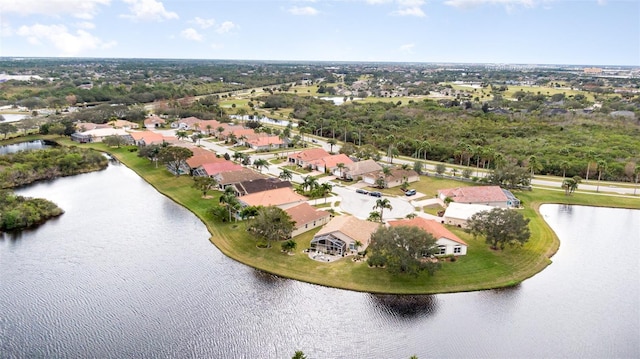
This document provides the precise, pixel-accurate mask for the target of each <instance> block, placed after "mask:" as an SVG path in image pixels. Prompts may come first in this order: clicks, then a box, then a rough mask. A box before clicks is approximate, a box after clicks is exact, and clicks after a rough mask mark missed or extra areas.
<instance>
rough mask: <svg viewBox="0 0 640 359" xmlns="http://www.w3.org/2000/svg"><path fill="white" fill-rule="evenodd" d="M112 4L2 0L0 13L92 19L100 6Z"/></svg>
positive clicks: (73, 0) (75, 0)
mask: <svg viewBox="0 0 640 359" xmlns="http://www.w3.org/2000/svg"><path fill="white" fill-rule="evenodd" d="M110 3H111V0H0V13H5V14H9V13H16V14H20V15H32V14H43V15H50V16H58V15H71V16H73V17H77V18H80V19H92V18H93V17H94V15H95V14H96V13H97V12H98V9H99V7H100V6H107V5H109V4H110Z"/></svg>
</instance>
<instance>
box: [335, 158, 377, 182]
mask: <svg viewBox="0 0 640 359" xmlns="http://www.w3.org/2000/svg"><path fill="white" fill-rule="evenodd" d="M381 170H382V166H380V165H379V164H378V163H377V162H376V161H374V160H364V161H358V162H353V163H349V164H346V165H345V166H344V168H343V169H342V178H344V179H347V180H354V181H357V180H360V179H361V178H362V176H364V175H367V174H369V173H373V172H377V171H381ZM334 173H335V171H334Z"/></svg>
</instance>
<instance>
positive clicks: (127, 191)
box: [0, 166, 640, 359]
mask: <svg viewBox="0 0 640 359" xmlns="http://www.w3.org/2000/svg"><path fill="white" fill-rule="evenodd" d="M18 192H19V193H20V194H22V195H28V196H39V197H46V198H48V199H51V200H53V201H54V202H56V203H58V204H59V205H60V206H61V207H62V208H63V209H64V210H65V211H66V213H65V214H64V215H63V216H61V217H60V218H58V219H56V220H53V221H50V222H48V223H46V224H45V225H43V226H42V227H40V228H38V229H37V230H35V231H30V232H24V233H22V234H21V235H19V236H9V235H5V237H4V238H3V239H0V311H1V312H0V357H2V358H45V357H46V358H87V357H95V358H124V357H137V358H140V357H144V358H164V357H172V358H189V357H204V358H290V357H291V356H292V355H293V353H294V351H295V350H303V351H304V352H305V354H307V356H308V357H309V358H405V359H406V358H409V356H411V355H413V354H416V355H418V356H419V357H420V358H421V359H424V358H432V357H440V358H442V357H444V358H460V357H474V358H514V357H518V358H541V357H563V358H612V357H616V358H637V357H639V356H640V339H639V338H640V313H639V309H638V308H639V307H640V289H639V286H640V264H639V260H638V258H639V256H640V211H630V210H613V209H594V208H588V207H562V206H555V205H548V206H544V207H543V208H542V212H543V214H544V216H545V218H546V219H547V220H548V221H549V223H550V224H551V225H552V226H553V228H555V230H556V231H557V233H558V234H559V235H560V237H561V238H562V244H561V248H560V251H559V253H558V254H557V255H556V256H555V257H554V263H553V264H552V265H551V266H549V267H548V268H547V269H545V270H544V271H543V272H542V273H540V274H538V275H536V276H535V277H533V278H531V279H529V280H527V281H525V282H524V283H523V284H521V285H519V286H518V287H516V288H511V289H505V290H494V291H484V292H475V293H459V294H447V295H435V296H407V297H401V296H378V295H370V294H364V293H354V292H349V291H342V290H335V289H330V288H324V287H319V286H315V285H310V284H304V283H299V282H295V281H291V280H286V279H280V278H277V277H274V276H271V275H268V274H264V273H261V272H258V271H255V270H253V269H251V268H249V267H246V266H244V265H241V264H239V263H236V262H234V261H233V260H231V259H228V258H227V257H225V256H224V255H222V254H221V253H220V252H219V251H218V250H217V249H216V248H215V247H214V246H212V245H211V244H210V243H209V241H208V233H207V231H206V229H205V227H204V226H203V225H202V223H200V222H199V221H198V220H197V219H196V218H195V217H194V216H193V215H191V214H190V213H189V212H188V211H186V210H184V209H183V208H181V207H179V206H178V205H176V204H174V203H173V202H172V201H170V200H168V199H166V198H165V197H163V196H161V195H159V194H158V193H157V192H155V190H154V189H153V188H152V187H150V186H149V185H147V184H146V183H145V182H144V181H142V180H141V179H140V178H139V177H137V176H136V175H135V174H134V173H133V172H132V171H130V170H129V169H127V168H125V167H124V166H110V167H109V168H108V169H107V170H106V171H101V172H97V173H91V174H85V175H80V176H76V177H72V178H62V179H58V180H56V181H54V182H51V183H47V184H39V185H35V186H31V187H28V188H25V189H21V190H20V191H18Z"/></svg>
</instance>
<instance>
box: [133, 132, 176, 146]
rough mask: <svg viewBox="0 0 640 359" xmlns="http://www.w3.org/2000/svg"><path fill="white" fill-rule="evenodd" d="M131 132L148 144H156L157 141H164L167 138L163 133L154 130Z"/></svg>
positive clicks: (135, 137)
mask: <svg viewBox="0 0 640 359" xmlns="http://www.w3.org/2000/svg"><path fill="white" fill-rule="evenodd" d="M129 134H130V135H131V137H133V139H134V140H136V141H140V140H144V142H145V143H146V144H147V145H151V144H155V143H162V141H163V140H166V139H167V138H166V137H164V136H162V135H161V134H159V133H156V132H153V131H131V132H129ZM167 142H169V141H167Z"/></svg>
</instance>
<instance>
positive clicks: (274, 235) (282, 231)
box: [249, 206, 295, 246]
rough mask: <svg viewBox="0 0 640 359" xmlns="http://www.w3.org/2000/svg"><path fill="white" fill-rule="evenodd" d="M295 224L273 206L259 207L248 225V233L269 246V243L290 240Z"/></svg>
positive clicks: (286, 214) (287, 215)
mask: <svg viewBox="0 0 640 359" xmlns="http://www.w3.org/2000/svg"><path fill="white" fill-rule="evenodd" d="M294 226H295V222H294V221H293V220H291V217H290V216H289V214H288V213H287V212H285V211H284V210H283V209H281V208H279V207H275V206H269V207H260V208H258V213H257V214H256V216H255V217H254V218H253V220H252V223H251V224H250V225H249V231H250V232H252V233H253V234H255V235H256V236H257V237H258V238H260V239H262V240H264V241H266V242H267V246H271V241H274V240H275V241H283V240H287V239H289V238H291V233H292V232H293V229H294Z"/></svg>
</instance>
